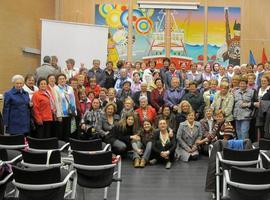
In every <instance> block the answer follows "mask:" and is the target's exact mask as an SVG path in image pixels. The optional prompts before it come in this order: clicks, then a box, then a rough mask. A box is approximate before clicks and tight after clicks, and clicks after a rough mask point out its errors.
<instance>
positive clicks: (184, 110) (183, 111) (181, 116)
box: [174, 100, 192, 133]
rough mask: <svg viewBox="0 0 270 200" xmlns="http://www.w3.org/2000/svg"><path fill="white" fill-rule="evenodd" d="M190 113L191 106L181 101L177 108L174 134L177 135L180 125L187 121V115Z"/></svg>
mask: <svg viewBox="0 0 270 200" xmlns="http://www.w3.org/2000/svg"><path fill="white" fill-rule="evenodd" d="M191 111H192V106H191V105H190V103H189V102H188V101H186V100H184V101H181V103H180V104H179V106H178V113H177V114H176V116H175V130H174V132H175V133H177V130H178V128H179V125H180V123H182V122H184V121H186V120H187V114H188V113H190V112H191Z"/></svg>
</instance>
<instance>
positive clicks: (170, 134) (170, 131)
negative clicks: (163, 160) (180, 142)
mask: <svg viewBox="0 0 270 200" xmlns="http://www.w3.org/2000/svg"><path fill="white" fill-rule="evenodd" d="M169 137H170V138H172V137H173V130H172V129H170V130H169Z"/></svg>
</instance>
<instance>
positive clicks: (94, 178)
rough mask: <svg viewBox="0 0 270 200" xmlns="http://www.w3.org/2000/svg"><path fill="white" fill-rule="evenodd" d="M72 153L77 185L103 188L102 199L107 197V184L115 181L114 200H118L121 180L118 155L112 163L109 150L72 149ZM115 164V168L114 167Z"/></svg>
mask: <svg viewBox="0 0 270 200" xmlns="http://www.w3.org/2000/svg"><path fill="white" fill-rule="evenodd" d="M72 154H73V157H74V164H73V165H74V168H75V169H76V172H77V173H76V174H77V177H76V179H77V183H78V185H80V186H81V187H85V188H104V199H107V192H108V186H110V185H111V183H112V182H117V187H116V200H119V194H120V181H121V158H120V156H118V159H117V162H115V163H113V162H112V152H111V151H104V152H96V153H93V154H91V153H90V154H89V153H85V152H84V153H83V152H77V151H73V152H72ZM116 166H117V169H115V168H116ZM116 175H117V176H116ZM114 176H116V178H114ZM72 198H75V196H72Z"/></svg>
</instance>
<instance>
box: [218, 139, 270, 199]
mask: <svg viewBox="0 0 270 200" xmlns="http://www.w3.org/2000/svg"><path fill="white" fill-rule="evenodd" d="M269 150H270V140H265V139H261V140H260V141H259V145H257V147H253V148H252V149H247V150H233V149H230V148H227V147H224V148H223V151H222V152H217V154H216V199H217V200H220V198H221V199H231V200H251V199H256V200H265V199H270V196H269V193H270V170H269V163H270V158H269V155H270V153H269ZM221 177H223V179H222V180H223V181H222V183H221ZM221 185H223V187H222V195H221Z"/></svg>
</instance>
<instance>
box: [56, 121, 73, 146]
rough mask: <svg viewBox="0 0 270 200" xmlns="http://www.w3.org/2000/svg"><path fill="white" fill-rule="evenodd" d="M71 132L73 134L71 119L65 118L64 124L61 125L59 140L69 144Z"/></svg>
mask: <svg viewBox="0 0 270 200" xmlns="http://www.w3.org/2000/svg"><path fill="white" fill-rule="evenodd" d="M70 132H71V117H63V118H62V122H61V123H60V125H59V129H58V134H57V137H58V139H59V140H63V141H65V142H67V141H69V136H70Z"/></svg>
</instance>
